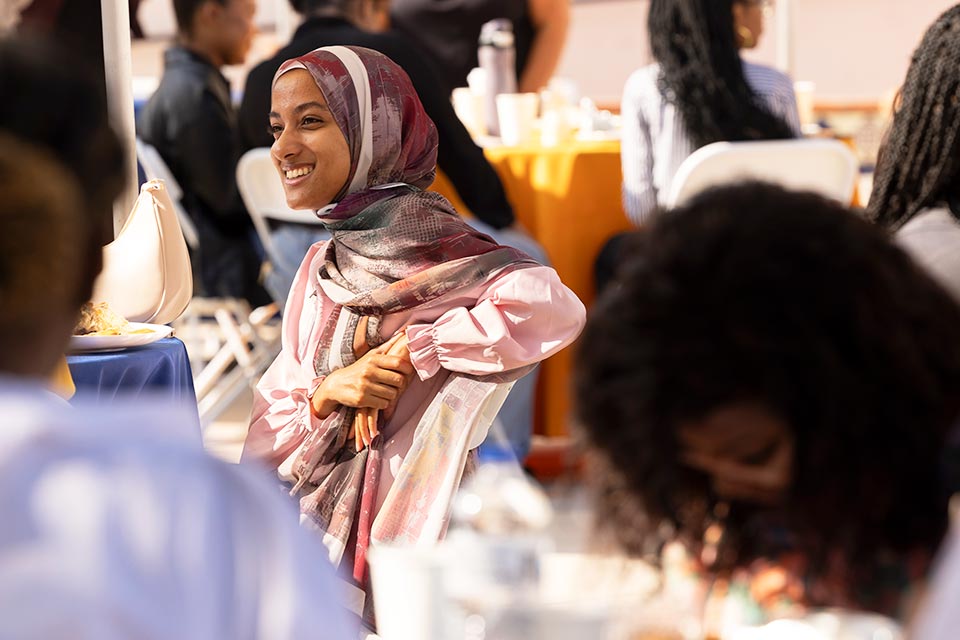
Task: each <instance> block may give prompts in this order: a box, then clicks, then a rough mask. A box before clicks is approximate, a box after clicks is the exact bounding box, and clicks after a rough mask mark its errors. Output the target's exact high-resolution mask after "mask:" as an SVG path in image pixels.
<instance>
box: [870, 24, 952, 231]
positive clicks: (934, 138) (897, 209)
mask: <svg viewBox="0 0 960 640" xmlns="http://www.w3.org/2000/svg"><path fill="white" fill-rule="evenodd" d="M944 204H947V205H950V209H951V211H953V214H954V216H957V217H960V5H957V6H954V7H953V8H951V9H949V10H948V11H946V12H945V13H944V14H943V15H941V16H940V17H939V18H938V19H937V21H936V22H934V23H933V25H932V26H931V27H930V28H929V29H928V30H927V33H926V35H924V37H923V40H922V41H921V42H920V46H919V47H918V48H917V50H916V51H915V52H914V54H913V60H912V62H911V63H910V68H909V69H908V70H907V77H906V80H905V81H904V84H903V88H902V89H901V93H900V105H899V108H898V109H897V111H896V114H895V115H894V119H893V124H892V126H891V128H890V131H889V133H888V136H887V139H886V141H885V143H884V145H883V148H882V150H881V152H880V156H879V158H878V163H877V170H876V173H875V174H874V181H873V192H872V194H871V195H870V204H869V207H868V211H869V212H870V214H871V215H872V217H873V218H874V219H875V220H876V221H877V222H878V223H880V224H882V225H884V226H885V227H887V228H889V229H893V230H895V229H898V228H900V227H901V226H903V225H904V224H905V223H906V222H907V221H909V220H910V218H912V217H913V216H915V215H916V214H918V213H920V212H921V211H923V210H924V209H926V208H928V207H933V206H937V205H944Z"/></svg>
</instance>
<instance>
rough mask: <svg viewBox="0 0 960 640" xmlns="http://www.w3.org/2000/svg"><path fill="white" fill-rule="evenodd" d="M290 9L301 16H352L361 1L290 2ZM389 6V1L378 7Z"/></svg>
mask: <svg viewBox="0 0 960 640" xmlns="http://www.w3.org/2000/svg"><path fill="white" fill-rule="evenodd" d="M289 2H290V7H291V8H293V10H294V11H296V12H297V13H299V14H302V15H310V14H313V13H319V12H321V11H322V12H326V13H330V14H332V15H340V16H347V17H349V16H351V14H352V13H353V12H354V11H356V9H357V5H359V4H360V2H361V0H289ZM385 4H389V0H378V5H385Z"/></svg>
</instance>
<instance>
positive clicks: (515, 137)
mask: <svg viewBox="0 0 960 640" xmlns="http://www.w3.org/2000/svg"><path fill="white" fill-rule="evenodd" d="M539 101H540V97H539V96H538V95H537V94H535V93H501V94H500V95H498V96H497V117H498V119H499V120H500V139H501V141H502V142H503V144H505V145H507V146H510V147H516V146H519V145H524V144H530V143H532V142H533V141H534V132H535V125H536V121H537V108H538V107H539Z"/></svg>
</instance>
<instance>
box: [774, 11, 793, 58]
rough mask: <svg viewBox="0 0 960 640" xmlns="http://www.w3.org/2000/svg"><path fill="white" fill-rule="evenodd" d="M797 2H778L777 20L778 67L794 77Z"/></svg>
mask: <svg viewBox="0 0 960 640" xmlns="http://www.w3.org/2000/svg"><path fill="white" fill-rule="evenodd" d="M794 5H795V0H777V4H776V11H775V14H774V15H776V20H777V67H778V68H779V69H780V70H781V71H783V72H784V73H786V74H787V75H789V76H790V77H793V71H794V56H793V24H794V19H793V15H794V11H796V7H795V6H794Z"/></svg>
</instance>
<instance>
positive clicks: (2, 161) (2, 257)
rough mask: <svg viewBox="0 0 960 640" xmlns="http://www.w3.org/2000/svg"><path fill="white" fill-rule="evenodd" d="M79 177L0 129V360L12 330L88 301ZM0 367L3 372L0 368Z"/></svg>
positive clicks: (26, 330) (19, 331) (29, 327)
mask: <svg viewBox="0 0 960 640" xmlns="http://www.w3.org/2000/svg"><path fill="white" fill-rule="evenodd" d="M79 193H80V190H79V187H78V184H77V181H76V179H75V178H74V177H73V175H71V174H70V173H69V172H68V171H66V169H65V168H64V167H63V165H61V164H60V163H59V162H57V161H56V160H55V159H54V157H53V155H52V154H51V153H50V152H49V151H48V150H42V149H40V148H39V147H36V146H33V145H30V144H27V143H25V142H23V141H22V140H20V139H18V138H14V137H13V136H10V135H8V134H6V133H0V300H2V301H3V304H0V335H2V336H7V337H6V338H5V340H6V341H7V342H5V343H4V353H3V357H2V358H0V361H2V362H3V363H4V364H6V363H7V360H6V357H7V356H8V355H9V354H8V353H7V352H8V351H10V350H11V348H10V347H11V345H9V342H8V341H9V339H10V338H9V337H10V336H17V335H20V336H23V335H25V334H30V333H31V332H33V331H35V330H36V327H37V318H38V316H42V314H50V313H59V314H62V313H63V312H64V309H69V308H70V307H71V306H73V308H74V309H79V308H80V305H81V304H82V303H83V302H85V301H86V299H87V294H88V293H89V291H87V289H86V285H87V284H88V283H85V282H81V281H80V278H81V277H82V276H83V274H82V273H81V272H80V270H79V269H78V267H79V266H80V264H82V262H83V260H84V259H86V258H87V257H88V256H87V255H86V254H85V251H86V250H88V248H87V247H84V246H83V244H82V243H81V242H78V238H80V237H83V234H84V233H86V232H88V228H87V221H85V220H84V219H83V217H82V216H78V215H77V213H76V206H77V201H78V200H79V197H80V196H79ZM0 369H3V370H7V369H6V367H3V366H0Z"/></svg>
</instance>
